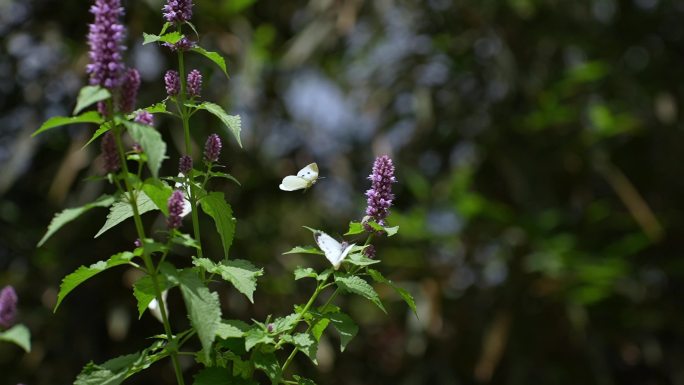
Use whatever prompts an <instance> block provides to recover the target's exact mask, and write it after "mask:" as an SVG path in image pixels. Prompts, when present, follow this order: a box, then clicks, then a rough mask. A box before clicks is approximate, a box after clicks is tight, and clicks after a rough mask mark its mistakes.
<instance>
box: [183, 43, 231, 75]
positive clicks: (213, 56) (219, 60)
mask: <svg viewBox="0 0 684 385" xmlns="http://www.w3.org/2000/svg"><path fill="white" fill-rule="evenodd" d="M191 51H193V52H197V53H198V54H200V55H202V56H204V57H206V58H207V59H209V60H211V61H213V62H214V63H215V64H216V65H217V66H219V68H221V71H223V74H224V75H226V77H228V70H227V69H226V61H225V59H223V56H221V55H220V54H218V53H217V52H211V51H207V50H205V49H204V48H202V47H199V46H197V47H194V48H192V50H191Z"/></svg>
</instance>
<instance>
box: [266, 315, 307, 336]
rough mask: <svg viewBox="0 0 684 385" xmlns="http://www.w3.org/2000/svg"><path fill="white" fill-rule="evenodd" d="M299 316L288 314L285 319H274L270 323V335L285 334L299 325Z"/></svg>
mask: <svg viewBox="0 0 684 385" xmlns="http://www.w3.org/2000/svg"><path fill="white" fill-rule="evenodd" d="M299 320H300V317H299V314H290V315H288V316H286V317H280V318H276V319H275V320H274V321H273V322H272V327H273V330H272V331H271V332H270V333H272V334H280V333H282V332H286V331H289V330H291V329H292V328H294V327H295V326H297V324H298V323H299Z"/></svg>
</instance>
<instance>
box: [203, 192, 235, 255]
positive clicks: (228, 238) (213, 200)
mask: <svg viewBox="0 0 684 385" xmlns="http://www.w3.org/2000/svg"><path fill="white" fill-rule="evenodd" d="M200 206H201V207H202V210H203V211H204V212H205V213H206V214H207V215H209V216H210V217H211V218H212V219H213V220H214V224H215V225H216V231H218V233H219V236H220V237H221V244H222V245H223V256H224V258H228V251H229V250H230V246H231V245H232V244H233V236H234V235H235V218H233V209H232V208H231V207H230V205H229V204H228V202H226V200H225V199H224V197H223V193H222V192H217V191H214V192H212V193H209V195H207V196H205V197H204V198H202V199H201V200H200Z"/></svg>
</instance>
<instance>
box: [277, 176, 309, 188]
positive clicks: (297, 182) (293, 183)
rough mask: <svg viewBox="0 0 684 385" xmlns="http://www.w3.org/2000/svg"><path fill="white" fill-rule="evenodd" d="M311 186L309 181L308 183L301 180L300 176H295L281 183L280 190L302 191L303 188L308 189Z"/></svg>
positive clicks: (288, 177)
mask: <svg viewBox="0 0 684 385" xmlns="http://www.w3.org/2000/svg"><path fill="white" fill-rule="evenodd" d="M310 185H311V184H310V183H309V181H307V180H306V179H304V178H300V177H298V176H294V175H288V176H286V177H285V178H283V181H282V182H280V186H278V187H280V189H281V190H283V191H295V190H301V189H303V188H308V187H309V186H310Z"/></svg>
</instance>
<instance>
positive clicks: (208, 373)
mask: <svg viewBox="0 0 684 385" xmlns="http://www.w3.org/2000/svg"><path fill="white" fill-rule="evenodd" d="M192 384H193V385H259V383H258V382H255V381H253V380H251V379H244V378H241V377H233V375H232V374H231V373H230V370H229V369H227V368H204V369H202V370H201V371H200V372H199V373H197V375H196V376H195V381H194V382H193V383H192Z"/></svg>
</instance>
